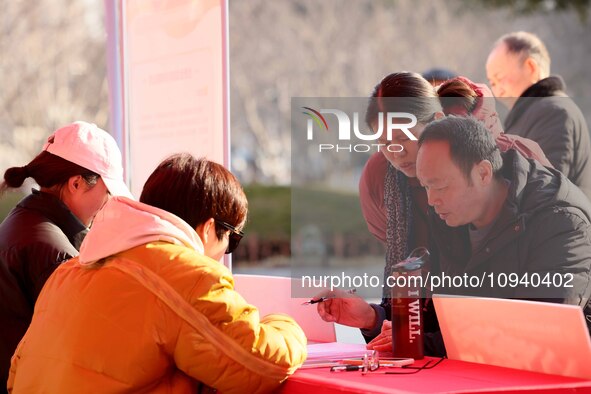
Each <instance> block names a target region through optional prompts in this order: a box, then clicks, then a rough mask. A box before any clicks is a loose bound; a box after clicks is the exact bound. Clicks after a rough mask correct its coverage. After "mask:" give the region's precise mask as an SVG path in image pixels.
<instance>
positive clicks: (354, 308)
mask: <svg viewBox="0 0 591 394" xmlns="http://www.w3.org/2000/svg"><path fill="white" fill-rule="evenodd" d="M320 299H322V301H317V302H314V303H315V304H316V308H317V310H318V314H319V315H320V317H321V318H322V320H324V321H327V322H334V323H339V324H343V325H345V326H350V327H357V328H365V329H371V328H373V326H374V325H375V323H376V318H377V316H376V312H375V311H374V309H373V308H372V307H371V306H370V305H369V304H368V303H367V302H366V301H365V300H364V299H363V298H361V297H359V296H357V295H355V294H352V292H351V291H344V290H333V291H326V292H323V293H321V294H318V295H317V296H316V297H314V298H313V299H312V300H311V301H313V300H320Z"/></svg>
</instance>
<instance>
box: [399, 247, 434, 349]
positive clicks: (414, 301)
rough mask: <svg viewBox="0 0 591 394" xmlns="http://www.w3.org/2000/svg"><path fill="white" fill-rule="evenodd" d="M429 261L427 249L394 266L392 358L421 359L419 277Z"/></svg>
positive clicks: (421, 323) (421, 329)
mask: <svg viewBox="0 0 591 394" xmlns="http://www.w3.org/2000/svg"><path fill="white" fill-rule="evenodd" d="M428 259H429V251H428V250H427V249H426V248H417V249H415V250H413V251H412V252H411V254H410V255H409V256H408V257H407V258H406V259H405V260H403V261H401V262H399V263H398V264H396V265H395V266H394V268H393V272H392V277H391V278H390V280H391V283H390V285H393V284H394V285H393V286H392V300H391V302H392V352H393V353H394V357H404V358H414V359H415V360H420V359H422V358H423V357H424V349H423V305H422V299H421V294H422V290H423V289H422V281H421V277H422V273H423V267H424V265H425V264H426V263H427V261H428Z"/></svg>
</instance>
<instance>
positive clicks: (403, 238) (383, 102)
mask: <svg viewBox="0 0 591 394" xmlns="http://www.w3.org/2000/svg"><path fill="white" fill-rule="evenodd" d="M394 111H396V112H408V113H412V114H414V115H415V116H416V118H417V124H416V125H415V126H414V127H413V128H412V129H410V131H411V132H412V133H413V135H414V136H416V137H417V138H418V137H419V136H420V135H421V133H422V131H423V129H424V128H425V127H426V125H427V124H428V123H430V122H431V121H433V120H435V119H438V118H441V117H443V116H445V115H448V114H454V115H458V116H473V117H475V118H476V119H478V120H480V121H482V122H484V124H485V125H486V126H487V128H488V129H489V130H490V132H491V133H492V134H493V135H494V136H495V139H496V141H497V145H498V146H499V148H500V149H501V151H506V150H507V149H509V148H513V149H516V150H517V151H519V152H520V153H521V154H522V155H524V156H526V157H528V158H534V159H537V160H538V161H540V162H541V163H542V164H544V165H550V163H549V162H548V160H547V159H546V157H545V155H544V153H543V152H542V150H541V148H540V147H539V146H538V145H537V143H535V142H533V141H531V140H527V139H524V138H519V137H515V136H509V135H505V134H504V133H503V130H502V128H501V124H500V121H499V119H498V116H497V113H496V110H495V104H494V98H493V97H492V94H491V93H490V91H489V90H488V88H487V87H486V86H485V85H480V84H474V83H473V82H471V81H469V80H468V79H467V78H463V77H457V78H453V79H451V80H449V81H447V82H445V83H444V84H443V85H441V86H440V87H439V88H438V89H435V88H433V87H432V86H431V84H430V83H429V82H428V81H427V80H425V79H424V78H423V77H421V76H420V75H419V74H416V73H410V72H399V73H393V74H390V75H388V76H386V77H385V78H384V79H382V81H381V82H380V83H379V84H378V85H376V87H375V88H374V91H373V93H372V97H371V98H370V102H369V105H368V108H367V112H366V117H365V120H366V122H367V124H368V125H369V126H370V128H371V129H372V130H376V129H377V128H378V127H379V121H380V119H379V114H380V113H385V112H394ZM380 143H382V144H384V148H382V149H381V152H378V153H376V154H374V155H373V156H371V157H370V159H369V160H368V162H367V163H366V165H365V167H364V169H363V173H362V175H361V179H360V182H359V197H360V200H361V209H362V212H363V216H364V218H365V221H366V222H367V226H368V229H369V231H370V232H371V233H372V234H373V235H374V236H375V237H376V238H377V239H379V240H380V241H382V242H384V244H385V246H386V267H385V269H384V283H386V282H385V280H386V277H388V276H390V274H391V271H392V266H393V265H394V264H396V263H397V262H399V261H402V260H404V259H405V258H406V257H407V256H408V255H409V253H410V252H411V251H412V250H413V249H414V248H416V247H420V246H427V247H429V245H430V236H429V228H428V222H427V210H428V204H427V194H426V192H425V190H424V188H423V187H421V185H420V183H419V181H418V179H417V178H416V167H415V163H416V158H417V152H418V144H417V141H413V140H410V139H409V138H407V136H405V135H404V134H402V133H399V134H397V135H395V136H393V140H391V141H388V140H380ZM391 145H392V146H396V147H400V146H402V147H403V149H402V150H401V151H400V150H399V149H392V150H390V149H388V147H389V146H391ZM388 292H389V289H388V288H387V287H385V288H384V298H383V299H382V303H381V304H379V305H377V304H368V303H367V302H365V301H364V300H363V299H361V298H359V297H350V296H349V297H338V298H333V299H330V300H328V301H325V302H323V303H319V304H318V307H317V308H318V313H319V314H320V316H321V317H322V318H323V319H325V320H327V321H335V322H337V323H341V324H345V325H350V326H354V327H359V328H361V329H362V334H363V335H364V336H365V338H366V340H372V341H371V342H370V343H369V345H368V347H369V348H374V349H377V350H380V351H386V350H391V346H392V345H391V341H392V336H391V324H390V322H389V320H390V309H391V308H390V298H389V294H388ZM425 304H426V305H425V308H424V311H425V313H424V317H425V320H424V323H423V327H424V328H425V354H427V355H442V354H443V353H444V352H445V349H444V348H443V343H442V341H441V338H440V334H439V333H438V325H437V321H436V318H435V314H434V311H433V308H432V303H429V302H428V301H427V302H426V303H425ZM383 322H385V323H384V327H383V328H382V323H383ZM376 336H377V337H376Z"/></svg>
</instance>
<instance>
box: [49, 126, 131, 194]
mask: <svg viewBox="0 0 591 394" xmlns="http://www.w3.org/2000/svg"><path fill="white" fill-rule="evenodd" d="M43 150H45V151H47V152H49V153H51V154H54V155H56V156H59V157H61V158H62V159H65V160H68V161H71V162H72V163H74V164H78V165H79V166H81V167H84V168H86V169H87V170H90V171H93V172H96V173H97V174H99V175H100V176H101V178H102V179H103V182H105V185H106V186H107V189H108V190H109V193H111V195H113V196H123V197H129V198H132V199H133V196H132V194H131V192H130V191H129V189H128V188H127V185H126V184H125V182H124V181H123V164H122V163H123V160H122V158H121V151H120V150H119V147H118V146H117V143H116V142H115V140H114V139H113V137H111V135H110V134H109V133H107V132H106V131H104V130H102V129H100V128H98V127H97V125H95V124H92V123H86V122H81V121H78V122H74V123H72V124H70V125H68V126H64V127H62V128H60V129H57V130H56V131H55V132H54V133H53V134H52V135H50V136H49V138H47V142H46V143H45V145H44V146H43Z"/></svg>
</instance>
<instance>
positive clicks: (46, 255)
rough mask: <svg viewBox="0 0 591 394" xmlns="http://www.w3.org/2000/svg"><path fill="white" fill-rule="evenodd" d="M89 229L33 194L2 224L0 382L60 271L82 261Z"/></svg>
mask: <svg viewBox="0 0 591 394" xmlns="http://www.w3.org/2000/svg"><path fill="white" fill-rule="evenodd" d="M87 232H88V229H87V228H86V226H84V224H82V222H80V220H78V218H77V217H76V216H74V215H73V214H72V212H70V210H69V209H68V208H67V207H66V205H64V204H63V203H62V202H61V201H60V200H59V199H58V198H56V197H55V196H53V195H51V194H47V193H42V192H39V191H37V190H33V194H31V195H29V196H27V197H25V198H24V199H23V200H21V201H20V202H19V203H18V205H17V206H16V207H15V208H14V209H13V210H12V211H11V212H10V213H9V214H8V216H7V217H6V219H5V220H4V221H3V222H2V224H0V322H1V324H0V379H1V381H2V382H4V383H3V384H4V386H5V385H6V380H7V379H8V369H9V367H10V358H11V357H12V354H13V353H14V350H15V349H16V346H17V345H18V343H19V341H20V340H21V338H22V337H23V335H24V334H25V332H26V330H27V328H28V327H29V323H30V322H31V318H32V316H33V307H34V305H35V301H36V300H37V296H38V295H39V292H40V291H41V288H42V287H43V284H44V283H45V281H46V280H47V278H48V277H49V276H50V275H51V273H52V272H53V270H55V268H57V266H58V265H59V264H60V263H61V262H63V261H65V260H68V259H70V258H72V257H74V256H77V255H78V250H79V249H80V244H81V243H82V240H83V239H84V236H85V235H86V233H87Z"/></svg>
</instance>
